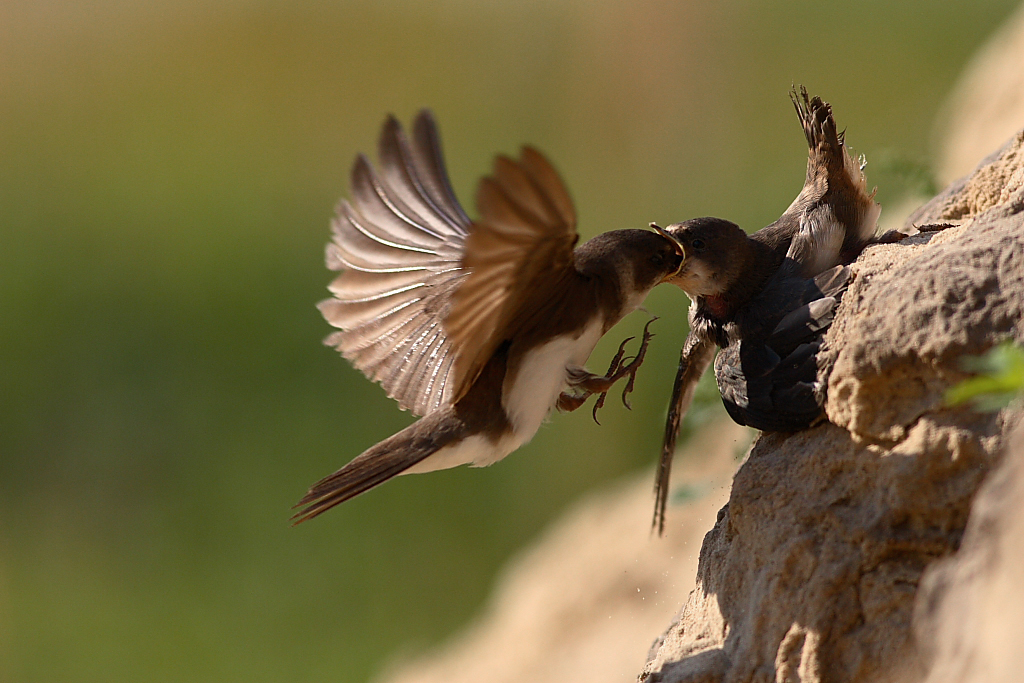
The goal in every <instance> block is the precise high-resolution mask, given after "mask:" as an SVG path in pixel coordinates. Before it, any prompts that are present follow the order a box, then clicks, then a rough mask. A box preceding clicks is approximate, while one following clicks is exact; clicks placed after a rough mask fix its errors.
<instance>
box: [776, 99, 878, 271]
mask: <svg viewBox="0 0 1024 683" xmlns="http://www.w3.org/2000/svg"><path fill="white" fill-rule="evenodd" d="M790 99H792V101H793V106H794V108H795V109H796V113H797V117H798V118H799V119H800V126H801V127H802V128H803V131H804V137H805V138H806V139H807V148H808V149H807V175H806V178H805V180H804V186H803V188H802V189H801V190H800V194H798V195H797V197H796V199H794V200H793V203H792V204H790V206H789V208H787V209H786V211H785V213H783V214H782V216H781V217H780V218H779V220H778V221H776V222H775V223H773V224H772V225H770V226H768V227H767V228H764V229H763V230H762V231H760V232H761V233H763V234H762V239H765V240H769V241H770V240H772V239H773V238H776V237H777V238H779V239H783V238H784V237H786V236H791V237H792V242H791V245H790V249H789V254H788V256H789V257H790V258H792V259H793V260H794V261H796V262H797V263H798V264H799V265H800V271H801V274H802V275H803V276H804V277H814V276H815V275H817V274H818V273H820V272H823V271H824V270H827V269H829V268H831V267H832V266H834V265H837V264H839V263H849V262H850V261H852V260H853V259H854V258H856V257H857V255H859V254H860V252H861V250H862V249H863V248H864V247H865V246H867V244H868V243H869V242H870V241H871V240H872V238H874V236H875V232H876V230H877V224H878V215H879V213H880V211H881V207H879V205H878V204H876V203H875V201H874V192H873V191H872V192H870V193H869V192H868V189H867V180H866V178H865V177H864V166H865V163H866V162H865V161H864V158H863V157H861V158H860V159H854V158H853V156H852V155H851V154H850V150H849V148H848V147H847V146H846V141H845V135H844V132H841V131H839V130H838V129H837V127H836V121H835V118H834V117H833V116H832V107H831V105H829V104H828V103H827V102H823V101H822V100H821V98H820V97H809V96H808V94H807V89H806V88H803V87H801V88H800V90H799V92H797V91H796V90H793V91H791V92H790Z"/></svg>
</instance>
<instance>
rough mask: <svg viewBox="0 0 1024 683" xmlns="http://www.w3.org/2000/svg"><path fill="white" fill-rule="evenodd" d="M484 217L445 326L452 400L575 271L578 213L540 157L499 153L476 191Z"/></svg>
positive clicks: (474, 229)
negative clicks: (541, 299)
mask: <svg viewBox="0 0 1024 683" xmlns="http://www.w3.org/2000/svg"><path fill="white" fill-rule="evenodd" d="M477 208H478V210H479V211H480V218H479V220H477V221H476V222H474V223H473V224H472V226H471V227H470V234H469V237H468V239H467V240H466V247H465V255H464V257H463V259H462V266H463V268H465V269H466V270H468V271H469V276H468V277H467V278H466V279H465V280H464V281H462V282H461V284H459V286H458V289H457V290H456V291H455V293H454V295H453V296H452V306H451V310H450V312H449V313H448V314H447V316H446V317H445V319H444V327H445V330H446V331H447V333H448V336H449V338H450V340H451V343H452V345H453V347H454V348H455V349H456V359H455V364H454V366H453V370H452V374H451V376H450V379H449V383H450V384H451V386H452V396H453V400H458V399H459V398H460V397H461V396H463V395H464V394H465V392H466V391H468V389H469V387H470V386H471V385H472V384H473V381H474V380H475V379H476V378H477V376H478V375H479V374H480V371H481V370H482V369H483V367H484V365H485V364H486V363H487V360H488V359H489V358H490V357H491V355H492V354H493V353H494V351H495V349H496V348H497V347H498V345H499V344H501V342H502V341H504V340H505V339H508V338H510V337H511V336H512V335H513V334H514V332H515V326H516V323H517V320H519V319H522V318H523V317H524V314H525V313H527V312H526V311H524V308H526V307H527V306H528V305H531V304H536V303H538V302H537V300H536V297H537V293H538V292H547V291H555V292H557V289H558V288H557V287H556V286H551V285H552V283H557V281H558V280H559V278H562V277H564V276H565V275H566V274H567V273H569V272H570V271H571V270H572V267H573V246H574V245H575V244H576V241H577V240H578V239H579V235H577V233H576V212H575V210H574V209H573V204H572V199H571V198H570V197H569V193H568V191H567V190H566V189H565V186H564V185H563V184H562V181H561V179H560V178H559V177H558V173H557V172H556V171H555V169H554V168H553V167H552V166H551V164H550V163H549V162H548V161H547V159H545V158H544V157H543V156H542V155H541V154H540V152H537V151H536V150H534V149H532V148H530V147H524V148H523V150H522V153H521V154H520V156H519V159H518V160H513V159H510V158H508V157H505V156H499V157H498V158H497V159H496V160H495V162H494V173H493V175H492V176H491V177H488V178H484V179H483V180H482V181H481V182H480V186H479V189H478V191H477Z"/></svg>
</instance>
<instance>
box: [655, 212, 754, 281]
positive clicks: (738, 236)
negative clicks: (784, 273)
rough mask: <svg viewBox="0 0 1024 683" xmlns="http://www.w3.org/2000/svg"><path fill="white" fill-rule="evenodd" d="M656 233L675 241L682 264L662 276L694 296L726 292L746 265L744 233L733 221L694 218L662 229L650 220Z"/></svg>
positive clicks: (746, 239)
mask: <svg viewBox="0 0 1024 683" xmlns="http://www.w3.org/2000/svg"><path fill="white" fill-rule="evenodd" d="M651 227H652V228H654V229H655V230H656V231H657V232H658V234H660V235H663V236H664V237H666V238H667V239H669V240H671V241H672V242H674V243H675V244H676V246H677V248H678V249H679V251H680V252H681V255H682V263H680V265H679V268H678V269H677V270H676V271H675V272H674V273H672V274H671V275H669V277H667V278H666V279H665V282H669V283H672V284H674V285H676V286H677V287H679V288H680V289H682V290H683V291H684V292H686V294H687V296H689V297H690V298H691V299H695V298H696V297H699V296H716V295H719V294H721V293H723V292H725V291H726V290H727V289H728V288H729V287H730V286H731V285H732V284H733V283H734V282H736V280H737V278H739V276H740V273H741V272H742V270H743V267H744V265H745V262H746V259H747V255H748V252H749V243H748V238H747V233H745V232H743V229H742V228H740V226H738V225H736V224H735V223H731V222H729V221H727V220H723V219H721V218H710V217H705V218H694V219H691V220H688V221H684V222H682V223H674V224H672V225H670V226H668V227H667V228H661V227H658V226H656V225H655V224H653V223H651Z"/></svg>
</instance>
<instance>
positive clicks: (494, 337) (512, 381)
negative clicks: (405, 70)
mask: <svg viewBox="0 0 1024 683" xmlns="http://www.w3.org/2000/svg"><path fill="white" fill-rule="evenodd" d="M351 183H352V197H351V201H343V202H341V204H340V206H339V209H338V214H337V218H336V219H335V221H334V224H333V232H334V239H333V242H332V243H331V244H330V245H329V246H328V248H327V266H328V268H330V269H331V270H340V271H342V274H341V275H340V276H339V277H338V278H337V279H335V280H334V282H332V283H331V285H330V290H331V293H332V294H333V297H332V298H330V299H327V300H326V301H324V302H322V303H321V304H320V310H321V312H322V313H323V315H324V317H325V318H326V319H327V321H328V322H329V323H330V324H331V325H333V326H335V327H337V328H340V330H341V331H339V332H336V333H335V334H333V335H331V336H330V337H329V338H328V339H327V340H326V342H325V343H327V344H328V345H330V346H333V347H335V348H337V349H338V350H339V351H340V352H341V353H342V355H343V356H345V358H347V359H348V360H350V361H351V362H352V364H353V365H355V367H356V368H358V369H359V370H361V371H362V372H363V373H364V374H365V375H366V376H367V377H368V378H370V379H371V380H374V381H376V382H380V384H381V386H382V387H384V389H385V390H386V391H387V393H388V396H390V397H392V398H394V399H396V400H397V401H398V404H399V406H400V407H401V408H403V409H406V410H410V411H412V412H413V413H414V414H416V415H419V416H422V417H421V419H420V420H418V421H417V422H415V423H413V424H412V425H410V426H409V427H407V428H406V429H403V430H402V431H400V432H398V433H397V434H394V435H393V436H390V437H388V438H387V439H385V440H383V441H381V442H380V443H378V444H376V445H375V446H372V447H370V448H369V449H367V450H366V451H364V452H363V453H362V454H360V455H359V456H357V457H356V458H355V459H353V460H352V461H351V462H349V463H348V464H347V465H345V466H344V467H342V468H341V469H340V470H338V471H337V472H335V473H334V474H331V475H330V476H328V477H325V478H324V479H322V480H320V481H319V482H317V483H316V484H314V485H313V486H312V487H311V488H310V489H309V492H308V493H307V494H306V495H305V496H304V497H303V498H302V500H301V501H299V503H298V505H296V507H302V509H301V510H300V511H299V512H298V513H296V515H295V516H294V518H293V519H295V520H296V523H297V522H301V521H304V520H306V519H309V518H311V517H315V516H316V515H319V514H320V513H322V512H324V511H326V510H328V509H330V508H331V507H333V506H335V505H337V504H339V503H342V502H344V501H346V500H348V499H350V498H353V497H354V496H357V495H359V494H360V493H363V492H364V491H367V490H369V489H371V488H373V487H374V486H377V485H378V484H381V483H383V482H384V481H387V480H388V479H390V478H391V477H393V476H395V475H397V474H405V473H410V472H428V471H432V470H437V469H444V468H448V467H455V466H457V465H463V464H472V465H475V466H484V465H490V464H492V463H494V462H497V461H498V460H500V459H502V458H504V457H505V456H506V455H508V454H509V453H511V452H512V451H514V450H515V449H517V448H519V446H521V445H522V444H524V443H526V442H527V441H529V440H530V439H531V438H532V437H533V435H534V434H535V433H536V432H537V429H538V428H539V427H540V425H541V423H542V422H543V420H544V418H545V417H546V416H547V414H548V413H549V412H550V410H551V409H552V408H553V407H556V406H558V407H559V408H561V409H563V410H575V409H576V408H578V407H579V406H580V405H582V403H583V401H584V400H585V399H586V397H587V396H589V395H591V394H601V395H602V398H603V394H604V393H606V392H607V391H608V390H609V389H610V388H611V386H612V384H614V383H615V382H616V381H617V380H619V379H622V378H625V377H627V376H628V377H629V378H630V382H629V383H628V384H627V386H626V392H628V391H629V390H630V389H631V388H632V379H633V377H634V376H635V373H636V370H637V368H638V367H639V365H640V363H641V362H642V361H643V355H644V351H645V349H646V346H647V342H648V341H649V339H650V334H649V333H648V332H647V331H646V329H645V331H644V339H643V341H642V344H641V348H640V351H638V353H637V355H636V356H635V357H634V358H633V359H632V360H630V361H628V362H626V361H625V360H623V358H622V353H621V347H620V353H619V354H617V355H616V357H615V359H614V361H613V363H612V367H611V368H610V369H609V371H608V373H607V374H606V375H604V376H598V375H595V374H592V373H590V372H588V371H587V370H586V369H585V368H584V367H583V364H584V363H585V362H586V360H587V358H588V357H589V356H590V353H591V351H592V350H593V349H594V346H595V345H596V344H597V341H598V340H599V339H600V338H601V337H602V336H603V335H604V334H605V333H606V332H608V330H609V329H610V328H611V327H612V326H613V325H614V324H615V323H617V322H618V321H619V320H620V319H621V318H622V317H623V316H625V315H626V314H627V313H630V312H631V311H634V310H636V308H637V307H638V306H640V304H641V303H642V302H643V300H644V297H646V296H647V293H648V292H649V291H650V290H651V288H653V287H654V286H655V285H657V284H658V283H660V282H662V281H664V280H665V279H666V278H668V277H669V276H671V275H673V274H674V273H675V272H676V270H677V269H678V268H679V265H680V263H681V262H682V249H681V248H680V246H679V245H678V243H677V242H676V241H675V240H674V239H673V238H671V237H669V236H666V235H664V234H659V233H657V232H651V231H647V230H616V231H612V232H606V233H604V234H602V235H598V236H597V237H595V238H593V239H591V240H589V241H588V242H586V243H585V244H583V245H581V246H579V247H575V245H576V242H577V240H578V239H579V235H578V234H577V233H576V212H575V210H574V208H573V203H572V200H571V199H570V197H569V193H568V191H567V190H566V189H565V187H564V185H563V184H562V181H561V180H560V179H559V177H558V174H557V173H556V172H555V170H554V168H553V167H552V166H551V164H550V163H548V161H547V160H546V159H545V158H544V157H543V156H542V155H541V154H540V153H539V152H537V151H536V150H534V149H532V148H530V147H525V148H523V150H522V153H521V154H520V156H519V158H518V159H510V158H508V157H505V156H499V157H497V159H496V160H495V162H494V171H493V174H492V175H491V176H490V177H487V178H484V179H483V180H481V181H480V185H479V188H478V191H477V208H478V210H479V214H480V217H479V219H477V220H475V221H472V220H470V219H469V218H468V217H467V215H466V213H465V211H463V209H462V207H461V206H460V205H459V202H458V200H457V199H456V198H455V195H454V193H453V192H452V189H451V185H450V183H449V180H448V174H447V172H446V171H445V166H444V161H443V158H442V154H441V144H440V139H439V137H438V133H437V127H436V125H435V123H434V120H433V118H432V116H431V115H430V113H429V112H427V111H423V112H421V113H420V114H419V115H418V116H417V117H416V121H415V125H414V127H413V134H412V138H411V140H410V139H407V138H406V136H405V135H404V133H403V131H402V128H401V126H400V125H399V123H398V122H397V121H396V120H395V119H394V118H393V117H392V118H388V120H387V121H386V123H385V124H384V128H383V131H382V133H381V138H380V173H379V174H378V173H376V172H374V170H373V168H372V167H371V165H370V162H369V161H368V160H367V159H366V157H365V156H362V155H360V156H359V157H358V158H357V159H356V162H355V166H354V168H353V170H352V181H351ZM648 324H649V323H648ZM627 341H628V340H627ZM624 343H625V342H624ZM623 398H624V399H625V392H624V394H623Z"/></svg>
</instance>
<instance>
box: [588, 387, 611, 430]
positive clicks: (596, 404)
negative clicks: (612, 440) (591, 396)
mask: <svg viewBox="0 0 1024 683" xmlns="http://www.w3.org/2000/svg"><path fill="white" fill-rule="evenodd" d="M607 395H608V392H607V391H606V392H604V393H602V394H598V396H597V400H596V401H594V411H593V412H592V413H591V415H592V416H593V418H594V422H595V423H597V426H598V427H600V426H601V421H600V420H598V419H597V411H598V409H599V408H601V406H603V405H604V397H605V396H607Z"/></svg>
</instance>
